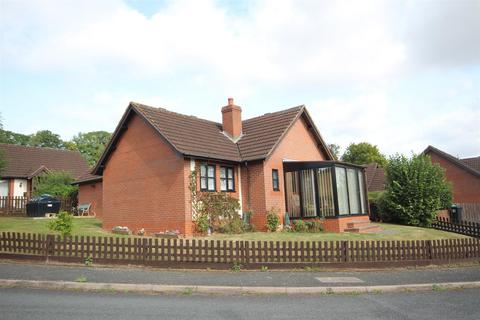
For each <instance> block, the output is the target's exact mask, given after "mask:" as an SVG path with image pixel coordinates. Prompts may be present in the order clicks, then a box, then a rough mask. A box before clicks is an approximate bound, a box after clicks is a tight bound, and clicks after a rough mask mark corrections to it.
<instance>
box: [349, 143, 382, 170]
mask: <svg viewBox="0 0 480 320" xmlns="http://www.w3.org/2000/svg"><path fill="white" fill-rule="evenodd" d="M342 160H343V161H345V162H350V163H356V164H369V163H372V162H376V163H378V164H380V165H381V166H385V165H386V164H387V159H386V158H385V156H384V155H383V154H381V153H380V151H379V150H378V147H377V146H374V145H372V144H370V143H368V142H360V143H351V144H350V145H349V146H348V148H347V149H346V150H345V152H344V153H343V156H342Z"/></svg>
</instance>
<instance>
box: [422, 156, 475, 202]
mask: <svg viewBox="0 0 480 320" xmlns="http://www.w3.org/2000/svg"><path fill="white" fill-rule="evenodd" d="M429 155H430V157H431V158H432V162H433V163H438V164H439V165H440V166H442V167H443V168H444V169H445V177H446V178H447V180H448V181H450V182H451V183H452V191H453V202H455V203H480V178H479V177H476V176H474V175H473V174H471V173H470V172H467V171H466V170H464V169H461V168H460V167H459V166H457V165H455V164H453V163H452V162H450V161H448V160H446V159H444V158H443V157H440V156H438V155H437V154H435V153H432V152H431V153H430V154H429Z"/></svg>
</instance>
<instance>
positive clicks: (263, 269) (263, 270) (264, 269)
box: [260, 266, 268, 272]
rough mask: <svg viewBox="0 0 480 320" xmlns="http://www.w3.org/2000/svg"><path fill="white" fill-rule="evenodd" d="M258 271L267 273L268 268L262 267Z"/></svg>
mask: <svg viewBox="0 0 480 320" xmlns="http://www.w3.org/2000/svg"><path fill="white" fill-rule="evenodd" d="M260 270H261V271H262V272H266V271H268V267H267V266H262V267H261V268H260Z"/></svg>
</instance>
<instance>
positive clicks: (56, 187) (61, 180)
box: [33, 171, 78, 198]
mask: <svg viewBox="0 0 480 320" xmlns="http://www.w3.org/2000/svg"><path fill="white" fill-rule="evenodd" d="M73 181H74V179H73V177H72V175H71V174H70V173H68V172H64V171H54V172H48V173H42V174H41V175H39V176H37V177H35V179H34V181H33V186H34V191H33V194H34V195H35V196H38V195H41V194H45V193H46V194H50V195H52V196H55V197H62V198H66V197H70V196H72V195H74V194H75V192H76V191H77V190H78V187H77V186H72V182H73Z"/></svg>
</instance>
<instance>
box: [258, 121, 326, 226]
mask: <svg viewBox="0 0 480 320" xmlns="http://www.w3.org/2000/svg"><path fill="white" fill-rule="evenodd" d="M326 157H327V156H326V155H325V154H323V152H322V151H321V149H320V148H319V147H317V142H316V140H315V138H314V136H313V135H312V133H311V132H310V130H308V128H307V125H306V123H305V121H304V120H303V119H302V118H300V119H298V120H297V121H296V122H295V123H294V124H293V125H292V127H291V128H290V130H289V131H288V132H287V134H286V135H285V137H284V138H283V139H282V141H281V142H280V144H279V145H278V146H277V148H276V149H275V150H274V152H273V153H272V155H271V156H270V157H269V158H268V159H267V160H266V161H265V162H264V163H263V185H264V187H263V188H262V190H264V195H265V196H264V199H259V201H263V203H264V204H262V205H261V206H259V209H260V210H258V211H256V212H255V214H256V215H257V217H255V222H256V221H258V222H259V225H256V227H257V228H258V229H261V230H264V226H265V222H264V221H265V218H266V217H265V212H266V211H268V210H270V209H271V208H277V209H279V214H280V218H281V221H282V223H283V219H284V217H285V193H284V187H285V185H284V178H283V160H284V159H288V160H301V161H321V160H325V159H326ZM272 169H278V174H279V183H280V190H279V191H274V190H273V186H272Z"/></svg>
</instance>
